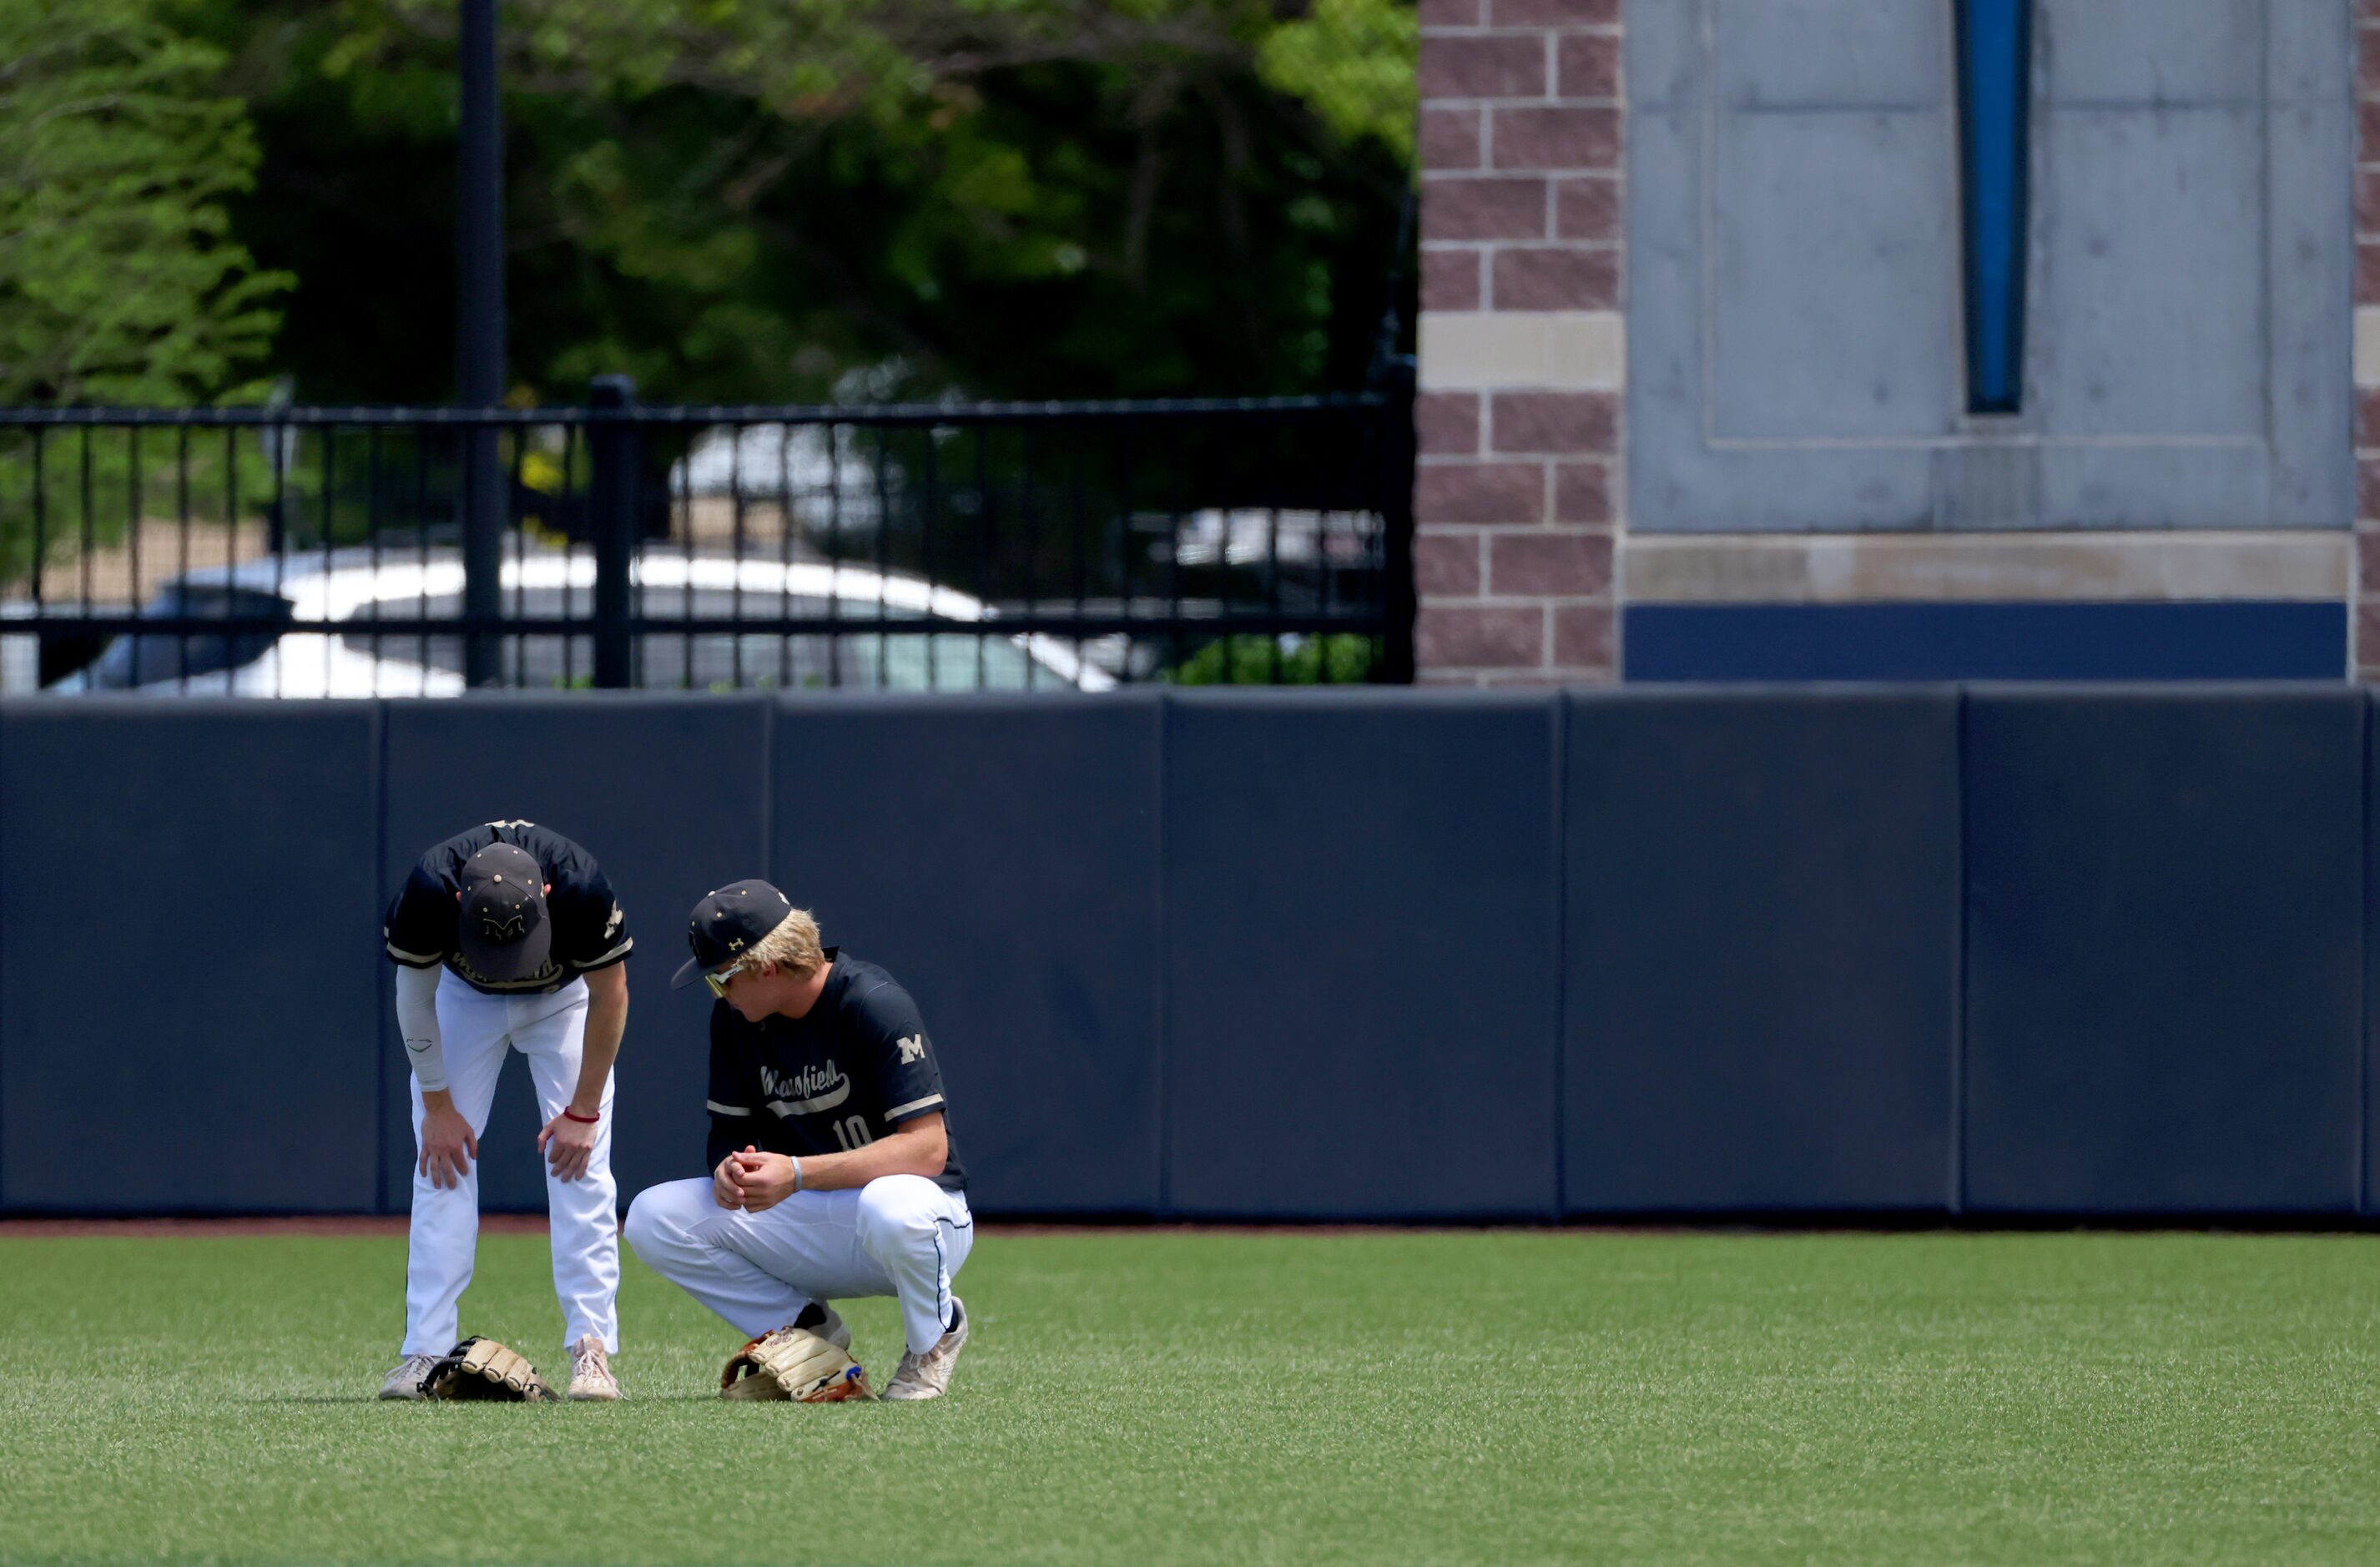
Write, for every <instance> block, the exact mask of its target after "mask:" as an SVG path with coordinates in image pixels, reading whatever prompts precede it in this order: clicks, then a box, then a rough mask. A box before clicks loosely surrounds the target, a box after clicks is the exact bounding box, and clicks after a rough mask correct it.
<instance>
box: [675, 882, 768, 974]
mask: <svg viewBox="0 0 2380 1567" xmlns="http://www.w3.org/2000/svg"><path fill="white" fill-rule="evenodd" d="M793 912H794V903H793V900H792V899H791V898H788V897H787V896H785V894H784V893H780V892H779V891H777V889H775V888H774V887H771V886H770V885H769V884H768V883H767V882H766V881H731V882H729V883H728V884H727V885H726V886H724V887H722V888H720V889H719V891H717V892H715V893H711V894H710V896H709V897H706V898H704V899H703V900H702V901H701V902H700V903H698V904H697V905H694V917H693V919H692V920H690V921H689V922H688V923H687V926H686V944H687V945H688V946H691V947H692V948H693V949H694V955H693V956H692V957H690V958H688V959H686V963H685V965H684V966H682V967H680V968H679V969H678V971H677V973H676V974H674V976H672V977H671V978H670V989H671V990H678V989H680V988H681V987H683V986H686V985H691V984H693V983H694V982H695V981H696V980H697V979H699V978H702V977H703V976H704V975H706V974H716V973H718V972H719V971H720V970H721V969H722V968H725V967H727V966H729V965H730V964H733V963H735V961H736V960H737V959H739V958H741V957H742V956H743V955H744V954H747V953H748V952H750V951H751V950H752V949H753V948H754V947H756V946H759V944H760V940H761V938H762V937H764V936H766V935H768V933H769V932H770V931H771V930H774V929H776V928H777V927H778V926H780V925H782V924H783V923H784V920H785V916H787V915H789V914H791V913H793Z"/></svg>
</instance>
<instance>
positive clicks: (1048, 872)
mask: <svg viewBox="0 0 2380 1567" xmlns="http://www.w3.org/2000/svg"><path fill="white" fill-rule="evenodd" d="M1159 719H1160V708H1159V706H1158V704H1157V703H1156V702H1154V701H1150V700H1148V699H1147V698H1141V697H1128V698H1082V699H1075V700H1062V701H1050V700H1046V699H1042V698H1024V697H1019V698H1002V697H982V698H978V697H965V698H859V699H856V700H850V699H844V698H812V699H809V700H807V701H804V700H795V701H791V702H788V703H787V704H786V705H785V706H784V707H783V708H781V709H779V710H778V713H777V734H776V749H775V771H774V787H773V790H772V794H771V809H772V811H773V813H774V823H775V830H774V837H775V841H776V853H775V856H774V859H773V861H772V862H771V868H770V869H768V870H766V871H754V872H750V873H749V874H755V875H760V874H766V875H769V876H770V877H771V879H772V880H774V881H776V883H777V884H778V886H780V887H781V888H783V890H784V892H785V893H786V895H787V896H789V897H791V898H793V899H794V900H795V902H796V903H798V904H802V905H806V906H807V907H808V908H809V909H810V910H811V912H812V913H814V914H815V915H816V916H817V917H818V919H819V923H820V929H821V930H822V932H823V934H824V935H825V937H826V940H827V941H829V942H830V943H834V944H840V945H847V946H848V948H849V950H850V951H851V952H852V953H854V954H856V955H858V956H861V957H865V958H868V959H869V960H870V961H872V962H876V963H880V964H882V965H883V966H885V967H886V968H888V969H890V970H891V971H892V975H893V977H894V978H897V979H899V980H900V981H901V983H902V985H903V986H904V987H905V989H906V990H908V991H909V992H910V994H911V995H912V996H914V997H915V998H916V999H917V1005H918V1008H919V1010H920V1012H921V1013H922V1014H923V1015H924V1017H925V1020H926V1028H927V1031H928V1033H929V1034H930V1035H931V1036H932V1038H933V1040H934V1051H935V1055H936V1058H937V1059H938V1060H939V1061H940V1062H941V1065H942V1073H943V1087H944V1088H945V1089H946V1090H947V1091H948V1092H949V1094H950V1103H951V1111H950V1124H951V1130H952V1134H953V1136H955V1137H957V1138H958V1140H959V1145H960V1152H961V1153H962V1154H964V1155H965V1159H966V1163H967V1178H968V1182H969V1185H970V1188H971V1192H972V1196H973V1197H974V1200H975V1202H976V1203H977V1206H979V1207H981V1208H983V1209H986V1210H987V1211H989V1210H993V1209H1003V1210H1006V1211H1010V1212H1016V1211H1026V1212H1044V1213H1059V1212H1075V1213H1081V1212H1090V1213H1111V1212H1112V1213H1126V1212H1129V1213H1147V1212H1149V1211H1151V1210H1152V1209H1154V1208H1155V1206H1156V1203H1157V1195H1158V1187H1157V1182H1158V1162H1157V1159H1158V1144H1157V1127H1158V1095H1157V1053H1156V1050H1155V1041H1156V1038H1157V1032H1158V1026H1159V1019H1158V1013H1157V950H1158V948H1157V931H1158V906H1157V905H1158V863H1157V846H1158V823H1157V746H1158V723H1159Z"/></svg>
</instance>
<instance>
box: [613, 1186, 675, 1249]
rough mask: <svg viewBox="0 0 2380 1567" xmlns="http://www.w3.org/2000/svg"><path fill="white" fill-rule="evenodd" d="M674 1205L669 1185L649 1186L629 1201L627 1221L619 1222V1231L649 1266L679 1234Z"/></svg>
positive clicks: (668, 1247)
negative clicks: (621, 1223)
mask: <svg viewBox="0 0 2380 1567" xmlns="http://www.w3.org/2000/svg"><path fill="white" fill-rule="evenodd" d="M672 1184H675V1183H672ZM674 1207H675V1204H674V1203H673V1202H672V1201H671V1193H670V1188H669V1186H648V1187H646V1188H645V1189H644V1190H643V1191H641V1192H638V1193H637V1197H636V1200H635V1201H633V1202H631V1203H629V1204H628V1221H627V1222H626V1223H625V1224H623V1225H621V1226H620V1233H621V1235H622V1236H623V1237H624V1238H625V1240H626V1241H627V1243H628V1249H629V1250H630V1251H632V1252H635V1253H636V1254H637V1258H638V1259H639V1260H641V1261H642V1262H643V1263H644V1264H645V1265H646V1266H647V1267H649V1268H650V1267H652V1266H654V1263H655V1259H656V1258H658V1257H661V1256H662V1254H663V1253H664V1252H666V1251H668V1250H669V1249H670V1247H671V1245H672V1244H673V1243H674V1242H675V1241H676V1240H678V1239H679V1238H680V1237H679V1233H678V1232H679V1229H680V1226H679V1224H678V1222H677V1219H676V1215H675V1214H674V1212H673V1209H674Z"/></svg>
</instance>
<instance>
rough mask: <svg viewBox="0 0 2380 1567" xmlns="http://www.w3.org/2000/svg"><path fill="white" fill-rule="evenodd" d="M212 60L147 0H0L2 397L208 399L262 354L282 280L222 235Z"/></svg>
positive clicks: (234, 130)
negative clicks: (71, 0) (60, 1)
mask: <svg viewBox="0 0 2380 1567" xmlns="http://www.w3.org/2000/svg"><path fill="white" fill-rule="evenodd" d="M224 63H225V55H224V54H223V52H222V51H220V50H218V49H216V48H214V47H213V46H212V45H210V44H208V43H205V42H203V41H201V40H199V39H195V38H192V37H189V36H187V35H185V34H184V33H182V32H180V31H178V30H176V28H175V27H174V26H173V25H171V22H170V19H169V18H166V17H165V16H164V15H163V14H162V12H161V7H160V6H159V5H157V4H155V3H153V0H75V3H74V4H71V5H62V4H58V3H56V0H0V403H7V404H39V403H59V404H75V403H180V402H187V401H190V400H192V399H200V398H210V397H213V396H216V395H223V394H225V393H227V392H233V391H236V390H237V388H238V386H239V383H240V382H241V380H242V379H243V376H244V375H245V374H247V373H248V372H249V370H252V369H253V367H254V365H255V364H256V362H257V361H258V360H259V359H260V358H261V357H262V355H263V354H264V352H265V350H266V348H267V346H268V345H269V344H270V342H271V339H272V335H273V330H274V327H275V325H276V324H277V321H278V317H277V314H276V311H275V309H274V305H275V299H276V297H277V296H278V294H279V293H280V291H281V290H282V289H283V288H284V287H285V285H286V283H287V282H288V279H287V277H286V276H285V274H283V273H277V272H272V271H265V270H260V269H259V268H258V267H257V266H256V265H255V263H254V262H253V261H252V260H251V259H250V256H249V251H248V250H247V249H246V248H245V247H244V246H242V245H241V244H240V243H239V241H238V238H237V236H236V235H234V234H233V233H232V231H231V224H230V218H229V214H228V213H227V211H226V207H225V203H226V201H227V200H229V199H230V198H232V197H234V196H236V195H237V194H238V193H240V192H242V191H245V190H247V189H249V188H250V187H251V186H252V184H253V182H254V176H255V170H256V166H257V161H258V151H257V147H256V143H255V140H254V138H253V137H252V136H251V135H250V134H249V128H248V125H247V121H246V117H245V115H244V112H243V110H242V107H241V105H240V103H238V102H237V101H236V100H234V99H231V98H227V97H225V96H224V95H223V93H222V92H221V91H220V89H219V88H218V87H217V86H216V85H215V84H216V81H217V79H218V76H219V74H220V72H221V70H222V67H223V65H224Z"/></svg>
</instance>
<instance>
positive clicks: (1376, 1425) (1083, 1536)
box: [0, 1229, 2380, 1567]
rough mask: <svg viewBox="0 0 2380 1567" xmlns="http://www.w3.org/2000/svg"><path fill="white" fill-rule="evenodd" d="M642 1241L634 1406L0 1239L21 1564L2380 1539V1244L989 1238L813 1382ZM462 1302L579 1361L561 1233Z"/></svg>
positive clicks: (309, 1264)
mask: <svg viewBox="0 0 2380 1567" xmlns="http://www.w3.org/2000/svg"><path fill="white" fill-rule="evenodd" d="M625 1266H626V1272H627V1277H626V1280H625V1284H624V1287H623V1291H622V1300H621V1310H622V1318H623V1321H624V1323H625V1330H626V1332H627V1333H628V1334H629V1335H630V1338H629V1342H628V1346H627V1349H626V1351H625V1353H624V1354H623V1355H622V1356H621V1357H620V1360H619V1362H618V1364H619V1367H620V1370H621V1373H622V1377H623V1379H624V1380H625V1383H626V1384H627V1387H628V1390H629V1393H630V1399H631V1402H628V1403H623V1404H620V1405H617V1406H613V1407H603V1406H578V1405H570V1406H563V1407H559V1408H543V1407H531V1406H521V1405H486V1404H479V1405H441V1406H427V1405H416V1404H383V1403H377V1402H375V1401H373V1400H372V1399H371V1397H370V1395H371V1394H372V1392H373V1391H376V1390H377V1388H378V1386H379V1381H380V1377H381V1374H382V1372H383V1371H384V1370H385V1369H386V1368H387V1367H388V1366H389V1365H390V1364H391V1363H392V1362H393V1361H394V1359H395V1355H394V1353H393V1351H394V1345H395V1340H396V1335H397V1330H398V1327H399V1325H400V1322H399V1319H400V1315H401V1311H400V1305H399V1298H400V1294H401V1288H402V1283H403V1274H404V1244H403V1242H402V1240H401V1239H396V1238H388V1237H373V1238H368V1239H333V1238H322V1237H309V1236H298V1235H289V1236H278V1235H275V1236H265V1237H245V1238H241V1237H212V1236H204V1235H200V1236H190V1237H180V1236H176V1237H146V1238H141V1237H128V1238H115V1237H109V1238H47V1237H39V1238H26V1237H23V1236H12V1237H8V1238H6V1239H0V1559H5V1560H6V1561H126V1560H140V1561H546V1562H574V1561H634V1562H685V1561H740V1562H792V1561H806V1562H807V1561H825V1562H886V1563H927V1562H1120V1563H1127V1564H1130V1567H1152V1564H1155V1563H1161V1562H1172V1561H1278V1562H1296V1563H1304V1562H1363V1563H1366V1564H1375V1563H1392V1562H1410V1561H1478V1562H1497V1563H1502V1562H1512V1561H1694V1562H1700V1561H1710V1562H1787V1561H1792V1562H1802V1561H1823V1562H1835V1561H1860V1562H1891V1563H1930V1562H1962V1561H2021V1562H2053V1561H2055V1562H2115V1561H2142V1562H2195V1561H2243V1562H2246V1561H2253V1562H2283V1561H2339V1562H2371V1561H2380V1289H2375V1283H2376V1282H2380V1274H2375V1268H2376V1267H2380V1242H2375V1241H2374V1239H2369V1238H2361V1237H2323V1236H2277V1237H2238V1236H2233V1237H2223V1236H2198V1235H2082V1234H2054V1235H1904V1236H1885V1235H1697V1234H1683V1235H1681V1234H1608V1233H1484V1234H1448V1233H1415V1234H1395V1233H1358V1234H1337V1235H1334V1234H1299V1233H1270V1234H1254V1235H1251V1234H1237V1233H1167V1232H1161V1231H1160V1232H1147V1233H1135V1232H1116V1233H1075V1234H1059V1235H1046V1234H1016V1235H1002V1233H999V1232H998V1231H997V1230H996V1229H994V1230H991V1231H990V1232H989V1233H987V1234H986V1235H985V1237H984V1240H983V1242H982V1244H980V1245H978V1246H977V1250H976V1255H975V1257H974V1258H973V1260H971V1261H970V1262H969V1264H968V1266H967V1269H966V1272H965V1275H964V1276H963V1278H962V1280H961V1292H962V1294H965V1296H966V1298H967V1301H968V1304H969V1306H970V1307H971V1309H972V1311H973V1313H974V1316H975V1321H976V1334H975V1342H974V1346H973V1347H972V1348H971V1349H970V1350H969V1352H968V1354H967V1357H966V1359H965V1362H964V1363H963V1364H962V1366H961V1368H960V1372H959V1376H958V1381H957V1386H956V1389H955V1391H954V1392H953V1396H952V1397H951V1398H950V1399H948V1400H946V1401H944V1402H943V1403H939V1404H923V1405H908V1406H904V1405H893V1404H873V1405H852V1404H845V1405H831V1406H820V1407H815V1408H812V1407H807V1406H795V1405H784V1404H776V1405H744V1406H728V1405H722V1404H721V1403H719V1402H718V1401H717V1400H716V1399H715V1398H713V1397H711V1396H710V1390H711V1389H712V1388H713V1387H714V1386H715V1378H716V1375H717V1368H718V1364H719V1362H720V1360H721V1359H722V1358H723V1356H724V1355H725V1354H726V1353H727V1352H728V1351H729V1350H730V1349H732V1348H733V1347H734V1342H735V1335H734V1334H732V1333H731V1332H730V1331H729V1330H727V1329H726V1328H725V1327H723V1326H722V1325H721V1324H720V1323H718V1322H717V1321H715V1320H713V1319H711V1318H709V1317H707V1316H706V1315H705V1314H703V1313H702V1312H700V1311H699V1310H698V1309H697V1308H695V1307H694V1306H691V1305H690V1304H689V1303H688V1302H686V1300H685V1299H684V1298H683V1297H682V1296H680V1295H679V1294H677V1293H676V1292H675V1291H674V1290H673V1289H671V1288H670V1287H669V1286H667V1285H665V1284H663V1283H662V1282H661V1281H659V1280H658V1279H656V1278H655V1277H654V1276H653V1275H652V1274H650V1273H649V1272H647V1271H646V1270H645V1269H643V1268H642V1267H641V1266H640V1265H638V1264H637V1263H636V1262H635V1261H634V1260H633V1259H630V1260H629V1261H628V1262H627V1263H626V1265H625ZM464 1306H465V1318H464V1320H465V1326H466V1328H467V1330H472V1331H478V1332H482V1333H491V1334H494V1335H495V1336H497V1337H500V1338H502V1339H504V1340H505V1341H506V1342H510V1343H512V1344H514V1345H515V1346H516V1347H518V1348H522V1349H525V1350H527V1351H528V1353H529V1354H531V1355H532V1356H533V1357H535V1358H536V1359H537V1360H538V1361H539V1362H540V1365H541V1366H544V1367H546V1368H548V1369H549V1370H556V1369H566V1367H565V1363H564V1360H563V1357H562V1355H561V1354H560V1353H559V1349H558V1345H557V1343H556V1342H555V1341H557V1340H558V1339H559V1337H560V1325H559V1320H558V1318H557V1317H556V1314H555V1310H554V1306H553V1298H552V1295H551V1293H550V1291H549V1288H548V1283H547V1279H546V1251H545V1244H544V1242H543V1240H542V1239H541V1238H534V1237H520V1236H491V1237H489V1238H487V1239H485V1240H484V1241H483V1242H482V1244H481V1251H480V1273H479V1279H478V1282H476V1283H475V1285H474V1286H473V1289H472V1292H471V1294H469V1295H468V1296H467V1297H466V1299H465V1302H464ZM848 1314H849V1315H850V1316H851V1318H852V1320H853V1324H854V1326H855V1328H856V1330H857V1331H858V1335H859V1340H858V1343H857V1345H856V1348H857V1350H858V1353H859V1354H860V1356H861V1358H862V1359H863V1360H865V1361H866V1362H868V1365H869V1366H870V1368H871V1369H875V1370H878V1371H879V1374H882V1373H883V1372H889V1370H890V1369H891V1362H892V1359H893V1358H894V1357H895V1356H896V1355H897V1353H898V1347H899V1346H898V1344H897V1343H896V1342H895V1335H896V1331H897V1330H896V1328H895V1325H894V1322H893V1318H892V1311H891V1309H890V1303H889V1302H864V1303H860V1304H859V1305H858V1306H857V1307H856V1309H850V1310H849V1311H848Z"/></svg>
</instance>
